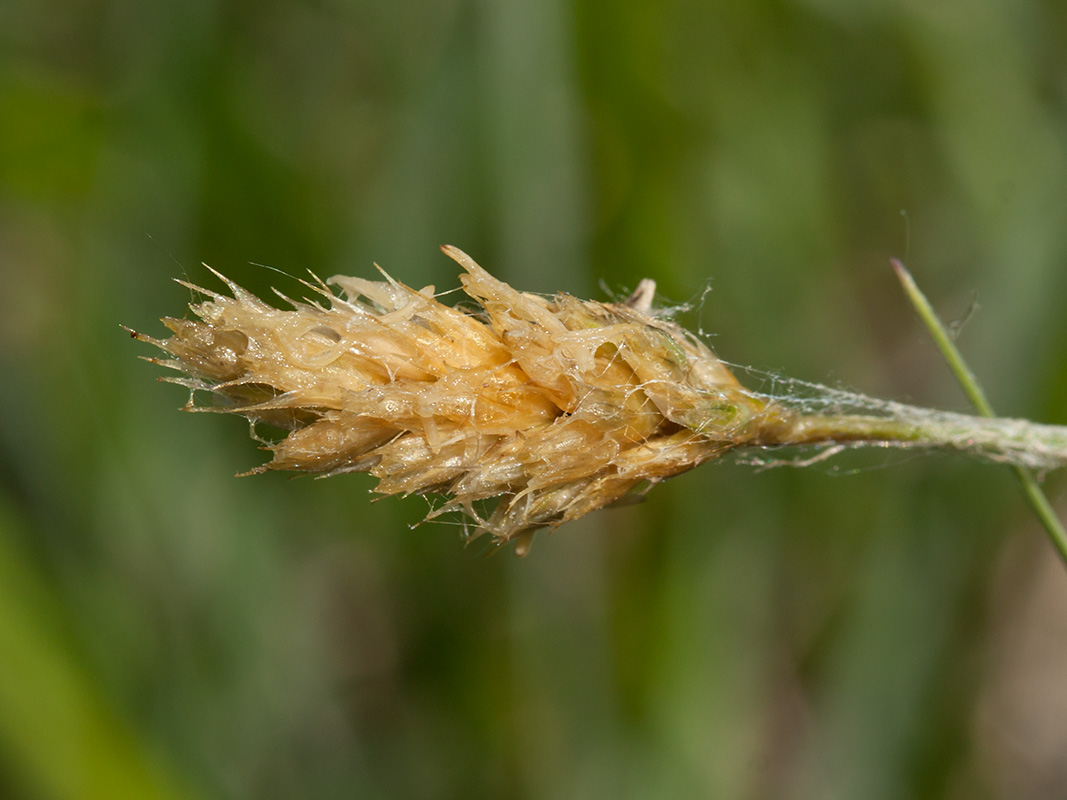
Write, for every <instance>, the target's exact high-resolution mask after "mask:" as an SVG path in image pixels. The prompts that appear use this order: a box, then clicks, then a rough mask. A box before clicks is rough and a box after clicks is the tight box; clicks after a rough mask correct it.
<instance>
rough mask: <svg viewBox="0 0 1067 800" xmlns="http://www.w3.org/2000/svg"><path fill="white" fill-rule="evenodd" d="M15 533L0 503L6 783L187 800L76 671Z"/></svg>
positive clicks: (85, 794)
mask: <svg viewBox="0 0 1067 800" xmlns="http://www.w3.org/2000/svg"><path fill="white" fill-rule="evenodd" d="M18 525H19V522H18V520H17V519H16V516H15V514H14V513H13V512H12V510H11V508H10V506H9V504H8V502H7V501H6V498H5V497H3V496H2V495H0V749H2V750H3V751H6V756H7V757H6V758H5V759H4V760H5V761H6V762H7V763H8V764H9V765H11V766H12V775H11V777H12V778H14V780H16V781H18V782H19V783H20V784H21V785H23V786H25V788H26V789H28V790H29V791H28V794H29V795H30V796H33V797H42V798H49V800H52V799H53V798H54V800H126V799H127V798H128V799H129V800H149V799H152V800H181V799H182V798H186V799H187V798H189V797H191V795H189V794H186V793H183V792H181V791H179V789H178V788H177V786H176V785H175V784H174V782H173V781H172V779H170V778H169V777H168V776H167V775H166V774H165V772H164V770H163V769H162V767H161V765H159V764H157V763H155V761H154V759H153V757H152V755H151V754H150V752H149V751H148V748H146V747H144V746H143V745H142V744H140V743H138V741H137V739H136V736H135V733H134V732H133V731H132V730H131V729H130V728H129V727H128V726H127V725H126V724H125V723H124V722H123V720H122V719H120V718H119V717H118V715H116V714H115V713H114V711H113V710H112V709H110V708H109V707H108V705H107V702H106V700H105V698H104V697H103V695H102V693H101V692H100V690H99V689H98V687H96V686H94V684H93V681H92V679H91V678H90V677H89V676H88V675H87V674H86V672H85V670H84V669H83V668H82V667H81V666H80V665H79V664H78V663H77V659H76V657H75V655H74V653H73V652H72V648H71V647H70V646H69V645H68V643H67V642H66V641H65V637H64V635H63V632H62V623H61V620H62V617H63V615H64V613H65V612H64V609H63V606H62V605H61V604H60V603H59V602H58V601H57V599H56V598H54V597H52V596H51V594H50V592H49V591H48V588H47V586H46V585H45V584H44V582H43V581H41V579H40V578H39V577H38V576H37V575H36V574H35V570H34V569H33V567H32V566H31V564H30V563H29V561H28V560H27V559H26V557H25V555H24V554H23V553H21V552H20V550H19V546H18V544H17V537H16V536H15V535H14V532H15V531H16V530H17V527H18ZM16 770H17V771H16Z"/></svg>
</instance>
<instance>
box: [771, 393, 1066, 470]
mask: <svg viewBox="0 0 1067 800" xmlns="http://www.w3.org/2000/svg"><path fill="white" fill-rule="evenodd" d="M896 411H897V415H896V416H886V417H877V416H862V415H838V414H798V415H796V416H795V417H792V418H783V420H782V422H783V424H782V425H781V426H777V427H775V428H772V429H765V430H764V432H763V433H762V435H761V437H760V443H761V444H769V445H780V444H785V445H797V444H805V445H812V444H844V443H851V444H855V445H862V446H868V447H877V446H879V445H881V446H905V447H908V446H913V447H925V448H933V449H939V450H957V451H959V452H963V453H967V454H969V455H974V456H979V457H981V458H985V459H987V460H990V461H996V462H1004V463H1008V464H1012V465H1013V466H1020V467H1021V466H1022V465H1026V466H1032V467H1037V468H1039V469H1043V470H1051V469H1058V468H1060V467H1067V427H1062V426H1059V425H1039V424H1037V423H1034V422H1029V421H1027V420H1020V419H1002V418H993V419H990V418H986V417H975V416H970V415H968V414H953V413H950V412H945V411H929V410H926V409H919V408H910V407H908V406H897V408H896Z"/></svg>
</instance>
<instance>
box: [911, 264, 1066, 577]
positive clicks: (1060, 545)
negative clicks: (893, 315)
mask: <svg viewBox="0 0 1067 800" xmlns="http://www.w3.org/2000/svg"><path fill="white" fill-rule="evenodd" d="M891 263H892V264H893V269H894V270H895V271H896V273H897V278H899V279H900V283H901V285H902V286H903V287H904V292H905V293H906V294H907V295H908V299H909V300H911V303H912V305H913V306H914V307H915V310H916V311H917V312H918V314H919V318H920V319H921V320H922V321H923V324H924V325H926V328H927V330H929V331H930V335H931V336H933V338H934V342H936V343H937V346H938V349H940V350H941V355H942V356H944V358H945V361H947V362H948V365H949V367H950V368H951V369H952V372H953V373H954V374H955V376H956V380H957V381H959V384H960V386H962V387H963V391H964V392H965V393H966V394H967V397H968V398H970V401H971V403H972V404H973V405H974V407H975V409H976V410H977V411H978V413H979V414H981V415H982V416H983V417H989V418H992V417H993V416H994V413H993V407H992V406H991V405H990V404H989V400H988V399H987V398H986V396H985V392H983V391H982V387H981V386H980V385H979V383H978V381H977V380H976V379H975V377H974V374H973V373H972V372H971V370H970V368H969V367H968V366H967V364H966V362H965V361H964V360H963V356H962V355H961V354H960V351H959V349H958V348H957V347H956V345H955V343H954V342H953V341H952V337H951V336H950V335H949V333H948V331H947V330H946V329H945V326H944V324H943V323H942V322H941V320H940V318H939V317H938V316H937V313H936V312H935V311H934V309H933V306H931V305H930V301H929V300H927V299H926V295H924V294H923V293H922V291H921V290H920V289H919V287H918V285H917V284H916V283H915V279H914V278H912V276H911V273H909V272H908V270H907V269H906V268H905V267H904V265H903V264H901V263H900V262H899V261H897V260H896V259H893V260H892V262H891ZM1041 427H1044V428H1047V427H1050V426H1041ZM1013 469H1014V470H1015V475H1016V476H1017V477H1018V479H1019V483H1020V484H1021V485H1022V489H1023V494H1025V495H1026V499H1027V500H1028V501H1029V503H1030V505H1031V507H1032V508H1033V509H1034V513H1035V514H1037V518H1038V519H1039V520H1040V521H1041V524H1042V525H1043V526H1044V528H1045V530H1046V531H1047V532H1048V535H1049V538H1050V539H1051V540H1052V544H1053V546H1054V547H1055V548H1056V551H1057V552H1058V553H1059V555H1060V558H1061V559H1062V560H1063V563H1064V565H1067V531H1065V530H1064V529H1063V525H1062V524H1060V521H1059V519H1058V518H1057V517H1056V512H1055V511H1054V510H1053V508H1052V504H1051V503H1050V502H1049V500H1048V498H1047V497H1046V496H1045V494H1044V492H1042V491H1041V487H1040V486H1039V485H1038V483H1037V479H1036V478H1035V477H1034V475H1033V473H1032V472H1030V471H1029V470H1027V469H1025V468H1023V467H1021V466H1018V465H1015V466H1013Z"/></svg>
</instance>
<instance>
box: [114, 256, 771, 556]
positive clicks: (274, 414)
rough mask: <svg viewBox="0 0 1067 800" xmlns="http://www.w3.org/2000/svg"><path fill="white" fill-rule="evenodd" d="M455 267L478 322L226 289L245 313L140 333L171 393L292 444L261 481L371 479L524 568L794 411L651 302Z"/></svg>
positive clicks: (348, 287) (281, 444) (377, 288)
mask: <svg viewBox="0 0 1067 800" xmlns="http://www.w3.org/2000/svg"><path fill="white" fill-rule="evenodd" d="M442 249H443V250H444V252H445V253H447V254H448V255H449V256H450V257H452V258H453V259H455V261H456V262H458V263H459V265H460V266H461V267H462V268H463V269H464V271H465V274H463V275H462V276H461V281H462V285H463V289H464V291H465V292H466V293H467V294H468V295H469V296H470V297H471V298H472V299H473V300H474V301H476V302H477V303H478V305H479V306H480V308H479V309H477V310H476V311H474V312H468V311H464V310H460V309H458V308H453V307H450V306H446V305H444V304H442V303H440V302H438V301H437V300H436V299H435V297H434V291H433V287H428V288H425V289H423V290H421V291H415V290H414V289H411V288H409V287H407V286H405V285H403V284H401V283H398V282H396V281H394V280H392V279H391V278H389V277H388V276H386V280H384V281H378V282H375V281H368V280H363V279H360V278H351V277H335V278H332V279H331V280H330V284H332V285H334V286H336V287H338V289H339V290H340V291H339V292H336V293H335V292H333V291H331V290H330V289H328V288H327V287H326V285H325V284H319V285H312V284H308V286H309V287H310V288H311V289H313V290H314V291H315V292H316V293H317V294H318V295H319V297H318V299H317V301H316V302H307V301H302V302H297V301H292V300H289V299H288V298H285V297H284V296H282V295H280V296H281V297H282V299H284V300H285V301H286V302H287V303H289V304H290V305H291V306H292V309H291V310H279V309H277V308H274V307H272V306H271V305H269V304H267V303H264V302H263V301H262V300H260V299H258V298H256V297H255V296H253V295H251V294H249V293H248V292H247V291H245V290H243V289H241V288H240V287H239V286H237V285H235V284H234V283H232V282H230V281H228V280H226V279H225V278H222V276H219V277H220V279H222V280H223V281H224V282H225V283H226V285H227V287H228V288H229V290H230V293H231V294H232V296H226V295H223V294H217V293H214V292H209V291H206V290H204V289H200V288H198V287H191V288H194V289H195V290H196V291H198V292H201V293H203V294H204V295H205V297H206V299H205V300H204V301H203V302H200V303H198V304H196V305H193V306H191V308H192V311H193V313H194V314H195V315H196V317H198V319H175V318H167V319H164V320H163V322H164V324H165V325H166V326H167V327H168V328H169V329H170V330H171V331H172V333H173V336H171V337H170V338H168V339H164V340H158V339H153V338H151V337H148V336H144V335H141V334H137V333H134V332H132V331H131V333H132V334H133V335H134V336H135V337H136V338H138V339H141V340H143V341H148V342H150V343H152V344H154V345H156V346H157V347H159V348H161V349H163V350H164V351H166V352H167V353H168V354H169V356H170V358H167V359H159V360H155V359H150V360H154V361H156V363H160V364H163V365H165V366H168V367H172V368H174V369H177V370H179V371H180V372H182V373H184V374H185V376H186V377H182V378H172V379H169V380H172V381H173V382H176V383H181V384H182V385H184V386H187V387H189V388H190V390H192V391H191V396H190V402H189V405H188V406H187V408H188V409H189V410H196V411H225V412H231V413H234V414H239V415H241V416H244V417H246V418H248V419H249V420H252V421H253V422H255V423H266V424H269V425H271V426H274V427H277V428H282V429H284V430H286V431H288V434H287V435H286V436H285V437H284V438H282V439H281V440H280V441H277V442H276V443H274V444H272V445H270V446H269V449H270V450H271V451H273V458H272V460H271V461H270V462H269V463H267V464H265V465H263V466H262V467H259V468H257V469H255V470H253V472H262V471H265V470H276V469H277V470H295V471H299V472H307V473H312V474H316V475H335V474H338V473H344V472H369V473H370V474H372V475H374V476H375V477H376V478H378V480H379V483H378V486H377V491H378V492H381V493H383V494H401V495H408V494H420V495H422V494H437V495H441V496H443V497H444V498H445V500H444V503H443V505H440V506H439V507H438V508H436V509H435V510H434V511H432V512H431V513H430V515H429V516H430V517H435V516H438V515H439V514H442V513H444V512H446V511H452V510H460V511H462V512H465V513H466V515H467V517H469V519H470V520H471V521H472V523H473V527H471V528H470V533H471V534H472V535H477V534H478V533H482V532H488V533H490V534H492V536H493V537H494V538H495V539H496V540H497V541H498V542H503V541H506V540H509V539H512V538H515V537H521V538H520V542H519V544H520V550H521V549H524V548H525V547H526V546H528V541H529V536H530V534H531V532H532V531H533V530H535V529H537V528H542V527H548V528H555V527H557V526H558V525H560V524H562V523H564V522H566V521H568V520H572V519H575V518H577V517H580V516H582V515H583V514H586V513H588V512H590V511H593V510H595V509H598V508H601V507H603V506H605V505H607V504H609V503H612V502H614V501H617V500H620V499H621V498H623V497H624V496H626V495H628V494H634V493H642V492H644V491H646V490H647V489H648V488H649V487H650V486H652V485H654V484H655V483H657V482H659V481H661V480H663V479H665V478H668V477H670V476H672V475H677V474H678V473H680V472H683V471H685V470H688V469H691V468H692V467H695V466H696V465H698V464H700V463H702V462H704V461H707V460H709V459H712V458H715V457H717V456H719V455H721V454H722V453H724V452H726V451H727V450H729V449H731V448H733V447H735V446H737V445H739V444H751V443H754V442H757V441H758V440H759V438H760V436H761V431H766V430H769V429H771V428H773V427H774V425H775V414H776V413H777V410H776V409H774V408H773V407H772V406H770V405H769V404H768V403H767V401H765V400H762V399H759V398H757V397H755V396H753V395H752V394H750V393H749V392H747V391H746V390H744V389H743V388H742V387H741V386H740V385H739V384H738V382H737V380H736V379H735V378H734V376H733V375H732V374H731V372H730V370H729V369H727V367H726V366H725V365H724V364H723V363H722V362H721V361H719V359H718V358H717V357H716V356H715V355H714V354H713V353H712V352H711V351H710V350H709V349H708V348H707V347H706V346H705V345H704V344H702V343H701V342H700V341H699V340H697V339H696V338H695V337H693V336H692V335H691V334H689V333H688V332H687V331H685V330H684V329H682V328H680V327H678V326H677V325H675V324H673V323H671V322H670V321H668V320H666V319H663V318H659V317H657V316H655V314H654V313H652V312H651V311H650V310H649V307H648V306H649V302H648V301H649V300H650V299H651V298H650V296H649V294H650V293H649V292H648V291H647V287H646V291H645V292H644V293H643V295H641V296H639V295H635V297H634V298H631V300H630V301H629V302H627V303H621V304H611V303H598V302H590V301H583V300H579V299H577V298H575V297H572V296H570V295H567V294H558V295H556V296H555V297H554V298H552V299H546V298H544V297H541V296H538V295H533V294H528V293H524V292H519V291H516V290H515V289H513V288H511V287H510V286H509V285H508V284H506V283H503V282H502V281H499V280H496V279H495V278H493V277H492V276H491V275H490V274H489V273H487V272H486V271H485V270H483V269H482V268H481V267H479V266H478V265H477V264H476V263H475V262H474V261H473V260H472V259H471V258H470V257H469V256H467V255H466V254H465V253H463V252H461V251H460V250H458V249H456V248H453V247H444V248H442ZM383 274H384V273H383ZM494 498H497V499H496V500H495V502H492V500H493V499H494Z"/></svg>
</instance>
